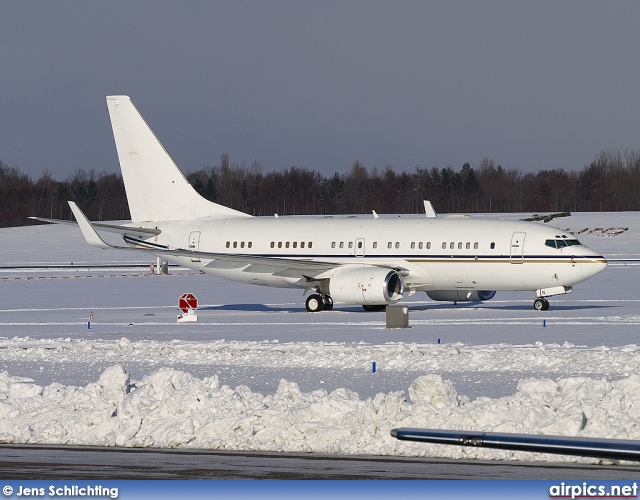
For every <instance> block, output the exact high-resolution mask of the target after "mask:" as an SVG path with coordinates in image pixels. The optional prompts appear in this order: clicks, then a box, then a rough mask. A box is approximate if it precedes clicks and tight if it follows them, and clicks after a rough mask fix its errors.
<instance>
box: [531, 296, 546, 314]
mask: <svg viewBox="0 0 640 500" xmlns="http://www.w3.org/2000/svg"><path fill="white" fill-rule="evenodd" d="M533 308H534V309H535V310H536V311H548V310H549V301H548V300H547V299H543V298H541V297H538V298H537V299H536V300H534V301H533Z"/></svg>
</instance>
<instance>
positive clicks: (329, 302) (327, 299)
mask: <svg viewBox="0 0 640 500" xmlns="http://www.w3.org/2000/svg"><path fill="white" fill-rule="evenodd" d="M322 301H323V303H324V310H325V311H331V310H333V299H332V298H331V295H323V296H322Z"/></svg>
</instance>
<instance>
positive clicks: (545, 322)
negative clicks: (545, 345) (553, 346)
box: [542, 319, 547, 328]
mask: <svg viewBox="0 0 640 500" xmlns="http://www.w3.org/2000/svg"><path fill="white" fill-rule="evenodd" d="M542 327H543V328H546V327H547V320H546V319H543V320H542Z"/></svg>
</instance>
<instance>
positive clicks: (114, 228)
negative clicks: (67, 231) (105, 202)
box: [29, 217, 160, 236]
mask: <svg viewBox="0 0 640 500" xmlns="http://www.w3.org/2000/svg"><path fill="white" fill-rule="evenodd" d="M29 219H33V220H39V221H41V222H48V223H50V224H64V225H67V226H77V225H78V223H77V222H74V221H72V220H61V219H46V218H44V217H29ZM91 225H92V226H94V227H99V228H100V229H102V230H103V231H107V232H110V233H119V234H135V235H138V236H149V235H157V234H160V230H159V229H150V228H147V227H131V226H120V225H118V224H105V223H103V222H92V223H91Z"/></svg>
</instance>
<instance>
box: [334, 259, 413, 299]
mask: <svg viewBox="0 0 640 500" xmlns="http://www.w3.org/2000/svg"><path fill="white" fill-rule="evenodd" d="M328 292H329V294H330V295H331V297H332V298H333V299H334V300H337V301H338V302H343V303H345V304H359V305H384V304H393V303H395V302H398V301H399V300H400V299H401V298H402V294H403V293H404V281H403V280H402V276H400V275H399V274H398V273H397V272H395V271H393V270H390V269H384V268H381V267H375V266H362V267H343V268H340V269H338V270H337V271H336V272H334V273H333V276H331V279H330V280H329V290H328Z"/></svg>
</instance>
